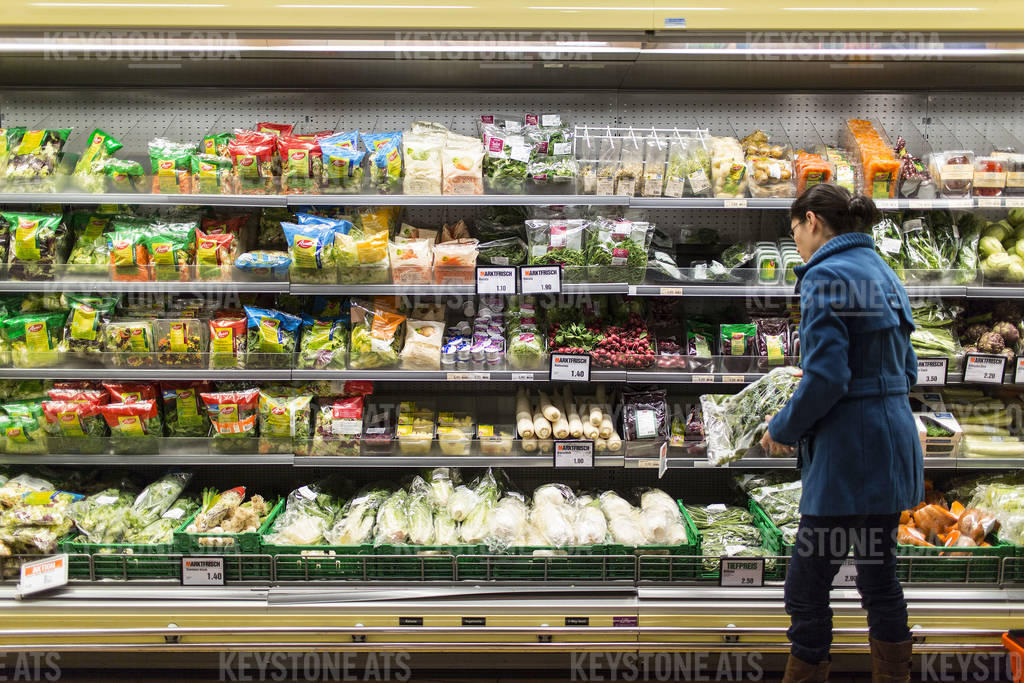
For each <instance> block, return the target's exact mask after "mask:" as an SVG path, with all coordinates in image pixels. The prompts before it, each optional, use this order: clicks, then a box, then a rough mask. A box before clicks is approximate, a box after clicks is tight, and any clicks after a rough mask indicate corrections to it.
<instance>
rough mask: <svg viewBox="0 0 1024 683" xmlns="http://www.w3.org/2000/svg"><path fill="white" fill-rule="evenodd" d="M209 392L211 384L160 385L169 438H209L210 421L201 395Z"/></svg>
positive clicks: (176, 383)
mask: <svg viewBox="0 0 1024 683" xmlns="http://www.w3.org/2000/svg"><path fill="white" fill-rule="evenodd" d="M209 391H211V387H210V383H209V382H203V381H186V382H161V383H160V393H161V396H162V398H163V405H164V424H165V426H166V427H167V435H168V436H175V437H206V436H209V434H210V421H209V419H208V418H207V416H206V407H205V404H204V403H203V400H202V399H201V398H200V394H202V393H204V392H209Z"/></svg>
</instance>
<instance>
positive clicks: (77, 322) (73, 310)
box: [64, 294, 117, 353]
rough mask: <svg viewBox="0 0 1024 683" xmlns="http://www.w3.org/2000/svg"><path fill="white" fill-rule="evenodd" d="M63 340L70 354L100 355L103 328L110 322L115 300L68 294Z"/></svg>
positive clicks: (115, 304) (115, 305)
mask: <svg viewBox="0 0 1024 683" xmlns="http://www.w3.org/2000/svg"><path fill="white" fill-rule="evenodd" d="M67 299H68V309H69V310H68V318H67V321H66V323H65V329H64V339H65V340H66V342H67V350H68V351H69V352H71V353H101V352H102V351H103V334H102V329H103V326H104V325H106V324H107V323H109V322H110V318H111V316H113V314H114V309H115V308H116V307H117V299H114V298H109V299H107V298H101V297H90V296H85V295H82V294H69V295H68V296H67Z"/></svg>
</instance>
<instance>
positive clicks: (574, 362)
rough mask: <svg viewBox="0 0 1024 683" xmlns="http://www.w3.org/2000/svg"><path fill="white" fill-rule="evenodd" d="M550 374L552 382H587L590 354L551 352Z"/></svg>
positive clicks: (588, 379) (588, 378)
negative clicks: (578, 354)
mask: <svg viewBox="0 0 1024 683" xmlns="http://www.w3.org/2000/svg"><path fill="white" fill-rule="evenodd" d="M550 376H551V381H552V382H589V381H590V356H577V355H574V354H570V353H553V354H551V375H550Z"/></svg>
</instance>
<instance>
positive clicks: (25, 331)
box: [3, 312, 67, 368]
mask: <svg viewBox="0 0 1024 683" xmlns="http://www.w3.org/2000/svg"><path fill="white" fill-rule="evenodd" d="M65 320H67V313H64V312H53V313H27V314H22V315H16V316H13V317H11V318H7V319H6V320H4V321H3V326H4V336H5V338H6V340H7V343H8V344H9V345H10V347H11V363H12V364H13V365H14V367H16V368H43V367H56V366H57V365H58V361H59V360H60V354H61V353H63V352H65V351H66V350H67V346H66V344H65V341H64V322H65Z"/></svg>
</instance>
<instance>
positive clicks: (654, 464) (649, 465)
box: [636, 459, 661, 479]
mask: <svg viewBox="0 0 1024 683" xmlns="http://www.w3.org/2000/svg"><path fill="white" fill-rule="evenodd" d="M636 466H637V468H638V469H641V470H653V469H658V468H660V467H661V460H660V459H659V460H637V461H636ZM658 478H659V479H660V478H661V477H658Z"/></svg>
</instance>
